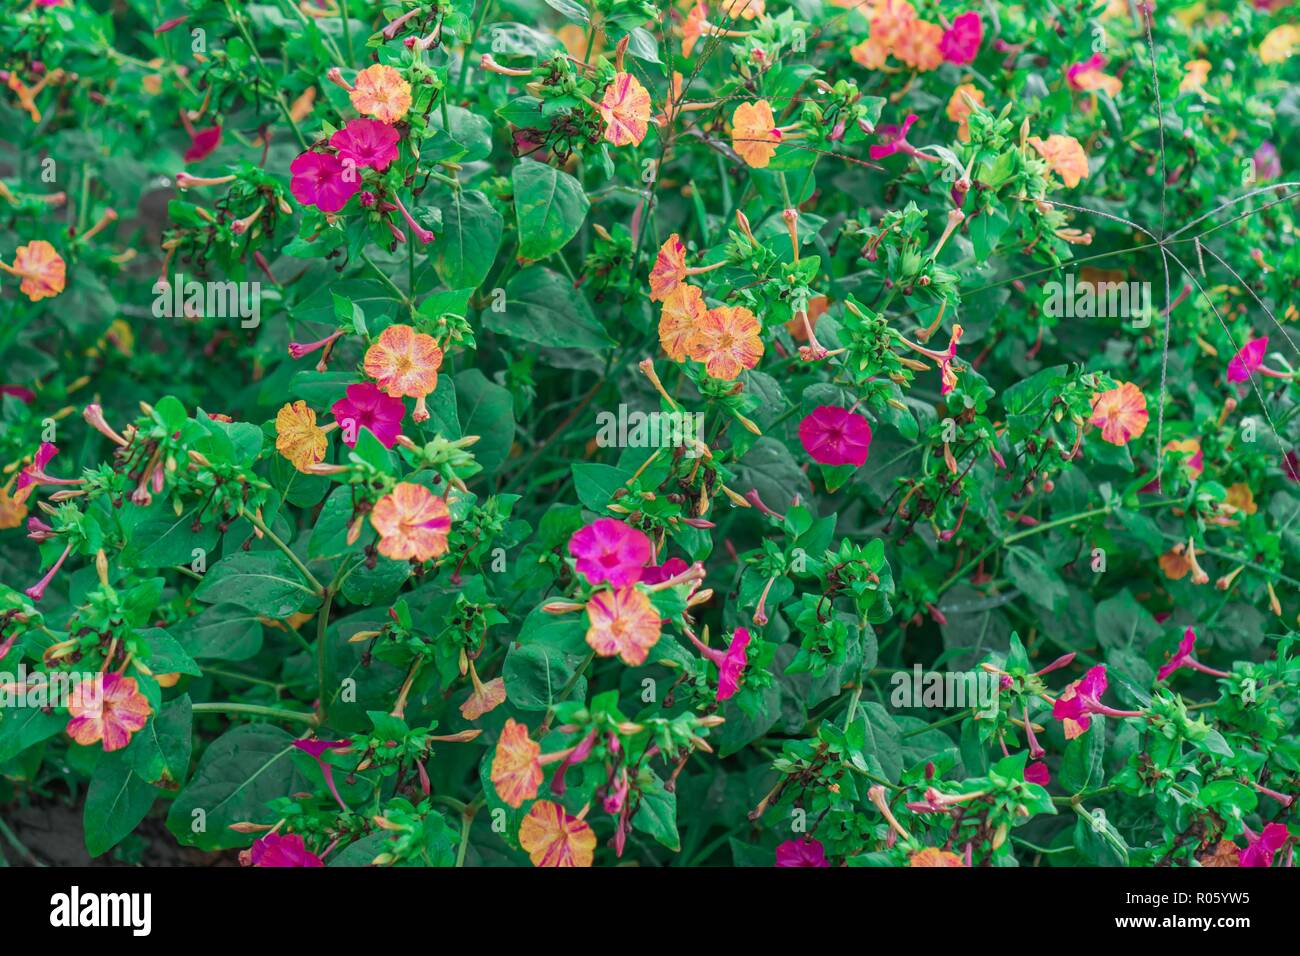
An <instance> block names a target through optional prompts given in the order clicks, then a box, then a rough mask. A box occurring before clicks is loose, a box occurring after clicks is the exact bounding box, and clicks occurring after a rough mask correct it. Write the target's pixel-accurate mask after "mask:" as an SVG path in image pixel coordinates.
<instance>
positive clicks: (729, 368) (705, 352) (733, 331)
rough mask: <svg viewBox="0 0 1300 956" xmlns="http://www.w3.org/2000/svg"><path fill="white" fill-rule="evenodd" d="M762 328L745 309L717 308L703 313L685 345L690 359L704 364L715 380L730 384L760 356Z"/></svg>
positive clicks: (735, 307)
mask: <svg viewBox="0 0 1300 956" xmlns="http://www.w3.org/2000/svg"><path fill="white" fill-rule="evenodd" d="M761 332H762V326H760V325H759V323H758V318H757V317H756V316H755V315H754V313H753V312H750V311H749V309H746V308H745V307H744V306H739V305H735V306H728V305H724V306H719V307H718V308H716V309H710V310H709V311H708V312H706V313H705V314H704V319H703V321H702V322H701V323H700V327H699V330H698V331H697V332H696V333H695V335H694V336H692V337H691V339H690V341H689V342H688V344H687V351H688V352H689V353H690V356H691V358H693V359H694V360H695V361H697V362H703V363H704V367H705V369H706V370H707V371H708V373H709V374H710V375H711V376H713V377H714V378H716V379H721V380H722V381H724V382H730V381H733V380H735V379H736V378H738V377H739V376H740V373H741V370H742V369H747V368H753V367H754V366H755V365H757V364H758V360H759V359H760V358H762V356H763V339H762V338H761V337H760V333H761Z"/></svg>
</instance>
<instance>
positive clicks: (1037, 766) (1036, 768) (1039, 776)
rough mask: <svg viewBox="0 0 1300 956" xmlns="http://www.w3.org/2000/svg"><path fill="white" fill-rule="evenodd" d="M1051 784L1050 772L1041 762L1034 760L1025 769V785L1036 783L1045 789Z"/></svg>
mask: <svg viewBox="0 0 1300 956" xmlns="http://www.w3.org/2000/svg"><path fill="white" fill-rule="evenodd" d="M1051 782H1052V774H1051V771H1049V770H1048V769H1047V764H1045V763H1043V762H1042V761H1041V760H1036V761H1034V762H1033V763H1031V764H1030V765H1029V766H1027V767H1026V768H1025V783H1036V784H1038V785H1039V786H1040V787H1045V786H1047V785H1048V784H1049V783H1051Z"/></svg>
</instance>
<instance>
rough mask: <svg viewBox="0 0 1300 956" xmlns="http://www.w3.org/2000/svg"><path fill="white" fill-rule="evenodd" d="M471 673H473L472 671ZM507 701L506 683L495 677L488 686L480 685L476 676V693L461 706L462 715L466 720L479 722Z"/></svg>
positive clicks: (475, 675)
mask: <svg viewBox="0 0 1300 956" xmlns="http://www.w3.org/2000/svg"><path fill="white" fill-rule="evenodd" d="M471 673H473V672H472V671H471ZM505 701H506V682H505V680H504V679H503V678H500V677H494V678H492V680H490V681H488V682H487V683H486V684H483V683H480V682H479V680H478V675H477V674H474V691H473V693H471V694H470V695H469V697H468V698H466V700H465V703H463V704H461V705H460V715H461V716H462V717H464V718H465V719H466V720H478V719H479V718H480V717H482V716H483V715H484V714H486V713H488V712H489V711H493V710H496V709H497V708H498V707H499V706H501V705H502V704H504V703H505Z"/></svg>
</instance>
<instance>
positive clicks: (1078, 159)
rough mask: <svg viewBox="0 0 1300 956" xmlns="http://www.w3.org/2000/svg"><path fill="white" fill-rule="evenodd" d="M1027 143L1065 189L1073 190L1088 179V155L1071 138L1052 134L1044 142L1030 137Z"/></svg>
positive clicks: (1035, 137)
mask: <svg viewBox="0 0 1300 956" xmlns="http://www.w3.org/2000/svg"><path fill="white" fill-rule="evenodd" d="M1028 142H1029V145H1030V146H1032V147H1034V149H1035V150H1037V151H1038V155H1039V156H1041V157H1043V159H1044V160H1046V161H1047V165H1048V166H1049V167H1050V168H1051V170H1052V172H1054V173H1056V175H1058V176H1060V177H1061V182H1063V183H1065V185H1066V187H1067V188H1069V189H1073V188H1074V187H1075V186H1077V185H1079V180H1081V179H1086V178H1087V177H1088V154H1087V153H1085V152H1084V151H1083V147H1082V146H1080V145H1079V141H1078V140H1077V139H1075V138H1074V137H1073V136H1060V135H1056V134H1053V135H1051V136H1049V137H1047V139H1045V140H1044V139H1039V138H1038V137H1037V136H1031V137H1029V140H1028Z"/></svg>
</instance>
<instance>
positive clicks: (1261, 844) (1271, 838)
mask: <svg viewBox="0 0 1300 956" xmlns="http://www.w3.org/2000/svg"><path fill="white" fill-rule="evenodd" d="M1290 836H1291V835H1290V834H1289V833H1287V829H1286V827H1285V826H1283V825H1282V824H1281V823H1270V824H1269V825H1268V826H1266V827H1264V832H1263V833H1255V832H1254V831H1253V830H1251V829H1249V828H1247V830H1246V849H1244V850H1242V851H1241V859H1240V861H1239V862H1238V864H1237V865H1238V866H1272V865H1273V857H1274V855H1276V853H1277V851H1278V850H1280V849H1282V847H1284V846H1286V842H1287V840H1289V839H1290Z"/></svg>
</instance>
